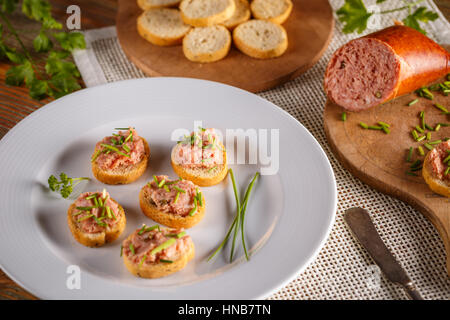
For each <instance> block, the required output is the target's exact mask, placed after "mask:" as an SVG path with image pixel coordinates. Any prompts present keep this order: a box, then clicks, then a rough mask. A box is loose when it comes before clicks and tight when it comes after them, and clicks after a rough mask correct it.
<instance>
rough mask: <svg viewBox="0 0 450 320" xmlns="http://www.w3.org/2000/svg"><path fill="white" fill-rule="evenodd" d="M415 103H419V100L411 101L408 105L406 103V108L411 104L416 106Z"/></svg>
mask: <svg viewBox="0 0 450 320" xmlns="http://www.w3.org/2000/svg"><path fill="white" fill-rule="evenodd" d="M417 102H419V99H414V100H413V101H411V102H410V103H408V106H409V107H410V106H412V105H413V104H416V103H417Z"/></svg>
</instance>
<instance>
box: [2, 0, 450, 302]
mask: <svg viewBox="0 0 450 320" xmlns="http://www.w3.org/2000/svg"><path fill="white" fill-rule="evenodd" d="M130 1H133V0H130ZM434 2H435V3H436V4H437V6H438V7H439V9H440V10H441V11H442V12H443V14H444V15H445V17H446V18H447V20H450V0H435V1H434ZM50 3H51V4H52V8H53V16H54V17H55V18H56V19H57V20H58V21H64V20H65V19H66V18H67V17H68V15H67V14H66V8H67V7H68V6H69V5H72V4H77V5H78V6H79V7H80V8H81V27H82V29H83V30H87V29H94V28H100V27H104V26H110V25H114V24H115V14H116V9H117V1H116V0H78V1H73V0H50ZM14 20H15V21H14V23H16V24H20V25H21V27H22V26H23V24H27V27H28V26H29V25H31V27H33V24H30V23H29V22H28V21H27V20H26V19H21V18H18V19H17V20H16V19H14ZM21 35H22V34H21ZM24 40H25V44H26V45H27V46H31V45H32V40H33V37H32V35H30V36H28V37H27V36H25V37H24ZM10 66H11V64H10V63H8V62H7V61H5V60H1V61H0V138H1V137H3V136H4V135H5V134H6V132H8V130H9V129H11V128H12V127H13V126H14V125H15V124H16V123H18V122H19V121H20V120H22V119H23V118H24V117H26V116H27V115H28V114H30V113H31V112H33V111H34V110H36V109H38V108H40V107H41V106H43V105H45V104H46V103H48V102H49V101H51V99H46V100H44V101H35V100H33V99H31V98H30V97H29V96H28V90H27V89H25V88H18V87H11V86H7V85H6V84H5V76H6V71H7V70H8V68H9V67H10ZM0 254H1V253H0ZM9 299H36V298H35V297H34V296H33V295H31V294H30V293H28V292H27V291H25V290H24V289H22V288H21V287H20V286H19V285H17V284H16V283H15V282H14V281H12V280H11V279H10V278H9V277H8V276H7V275H6V274H4V273H3V272H2V271H1V269H0V300H9Z"/></svg>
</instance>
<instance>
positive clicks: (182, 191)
mask: <svg viewBox="0 0 450 320" xmlns="http://www.w3.org/2000/svg"><path fill="white" fill-rule="evenodd" d="M173 188H174V189H175V190H177V191H178V192H181V193H186V190H183V189H181V188H180V187H178V186H173Z"/></svg>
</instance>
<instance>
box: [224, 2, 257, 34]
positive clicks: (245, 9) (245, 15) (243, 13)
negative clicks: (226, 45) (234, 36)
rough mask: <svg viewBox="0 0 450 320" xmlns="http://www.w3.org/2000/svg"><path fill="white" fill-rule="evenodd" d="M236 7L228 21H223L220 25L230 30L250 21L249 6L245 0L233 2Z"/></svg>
mask: <svg viewBox="0 0 450 320" xmlns="http://www.w3.org/2000/svg"><path fill="white" fill-rule="evenodd" d="M234 2H235V5H236V10H235V11H234V14H233V16H231V18H230V19H228V20H226V21H224V22H223V23H222V24H223V25H224V26H225V27H227V28H228V29H230V30H232V29H234V28H235V27H237V26H238V25H239V24H241V23H243V22H245V21H247V20H249V19H250V16H251V12H250V5H249V4H248V1H247V0H234Z"/></svg>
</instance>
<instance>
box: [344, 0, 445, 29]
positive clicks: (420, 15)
mask: <svg viewBox="0 0 450 320" xmlns="http://www.w3.org/2000/svg"><path fill="white" fill-rule="evenodd" d="M385 1H386V0H377V4H380V3H382V2H385ZM396 2H398V1H396ZM402 2H403V6H401V7H399V8H395V9H391V10H385V11H380V12H369V11H367V9H366V7H365V5H364V2H363V1H362V0H345V3H344V5H343V6H342V7H341V8H339V10H337V11H336V13H337V15H338V18H339V21H340V22H342V23H343V24H344V27H343V29H342V31H343V32H344V33H352V32H355V31H356V32H358V33H361V32H363V31H364V30H366V29H367V22H368V21H369V18H370V17H371V16H373V15H374V14H388V13H392V12H396V11H406V10H407V11H408V16H407V17H406V18H405V19H403V20H402V22H403V24H404V25H406V26H409V27H411V28H414V29H416V30H418V31H420V32H422V33H423V34H426V32H425V30H423V29H422V27H421V25H420V22H423V23H427V22H429V21H434V20H436V19H437V18H438V15H437V13H435V12H433V11H430V10H427V8H426V7H418V8H417V9H416V10H414V8H415V7H416V6H417V5H419V4H420V3H421V2H423V0H419V1H416V2H409V1H406V0H402ZM413 10H414V11H413Z"/></svg>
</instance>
